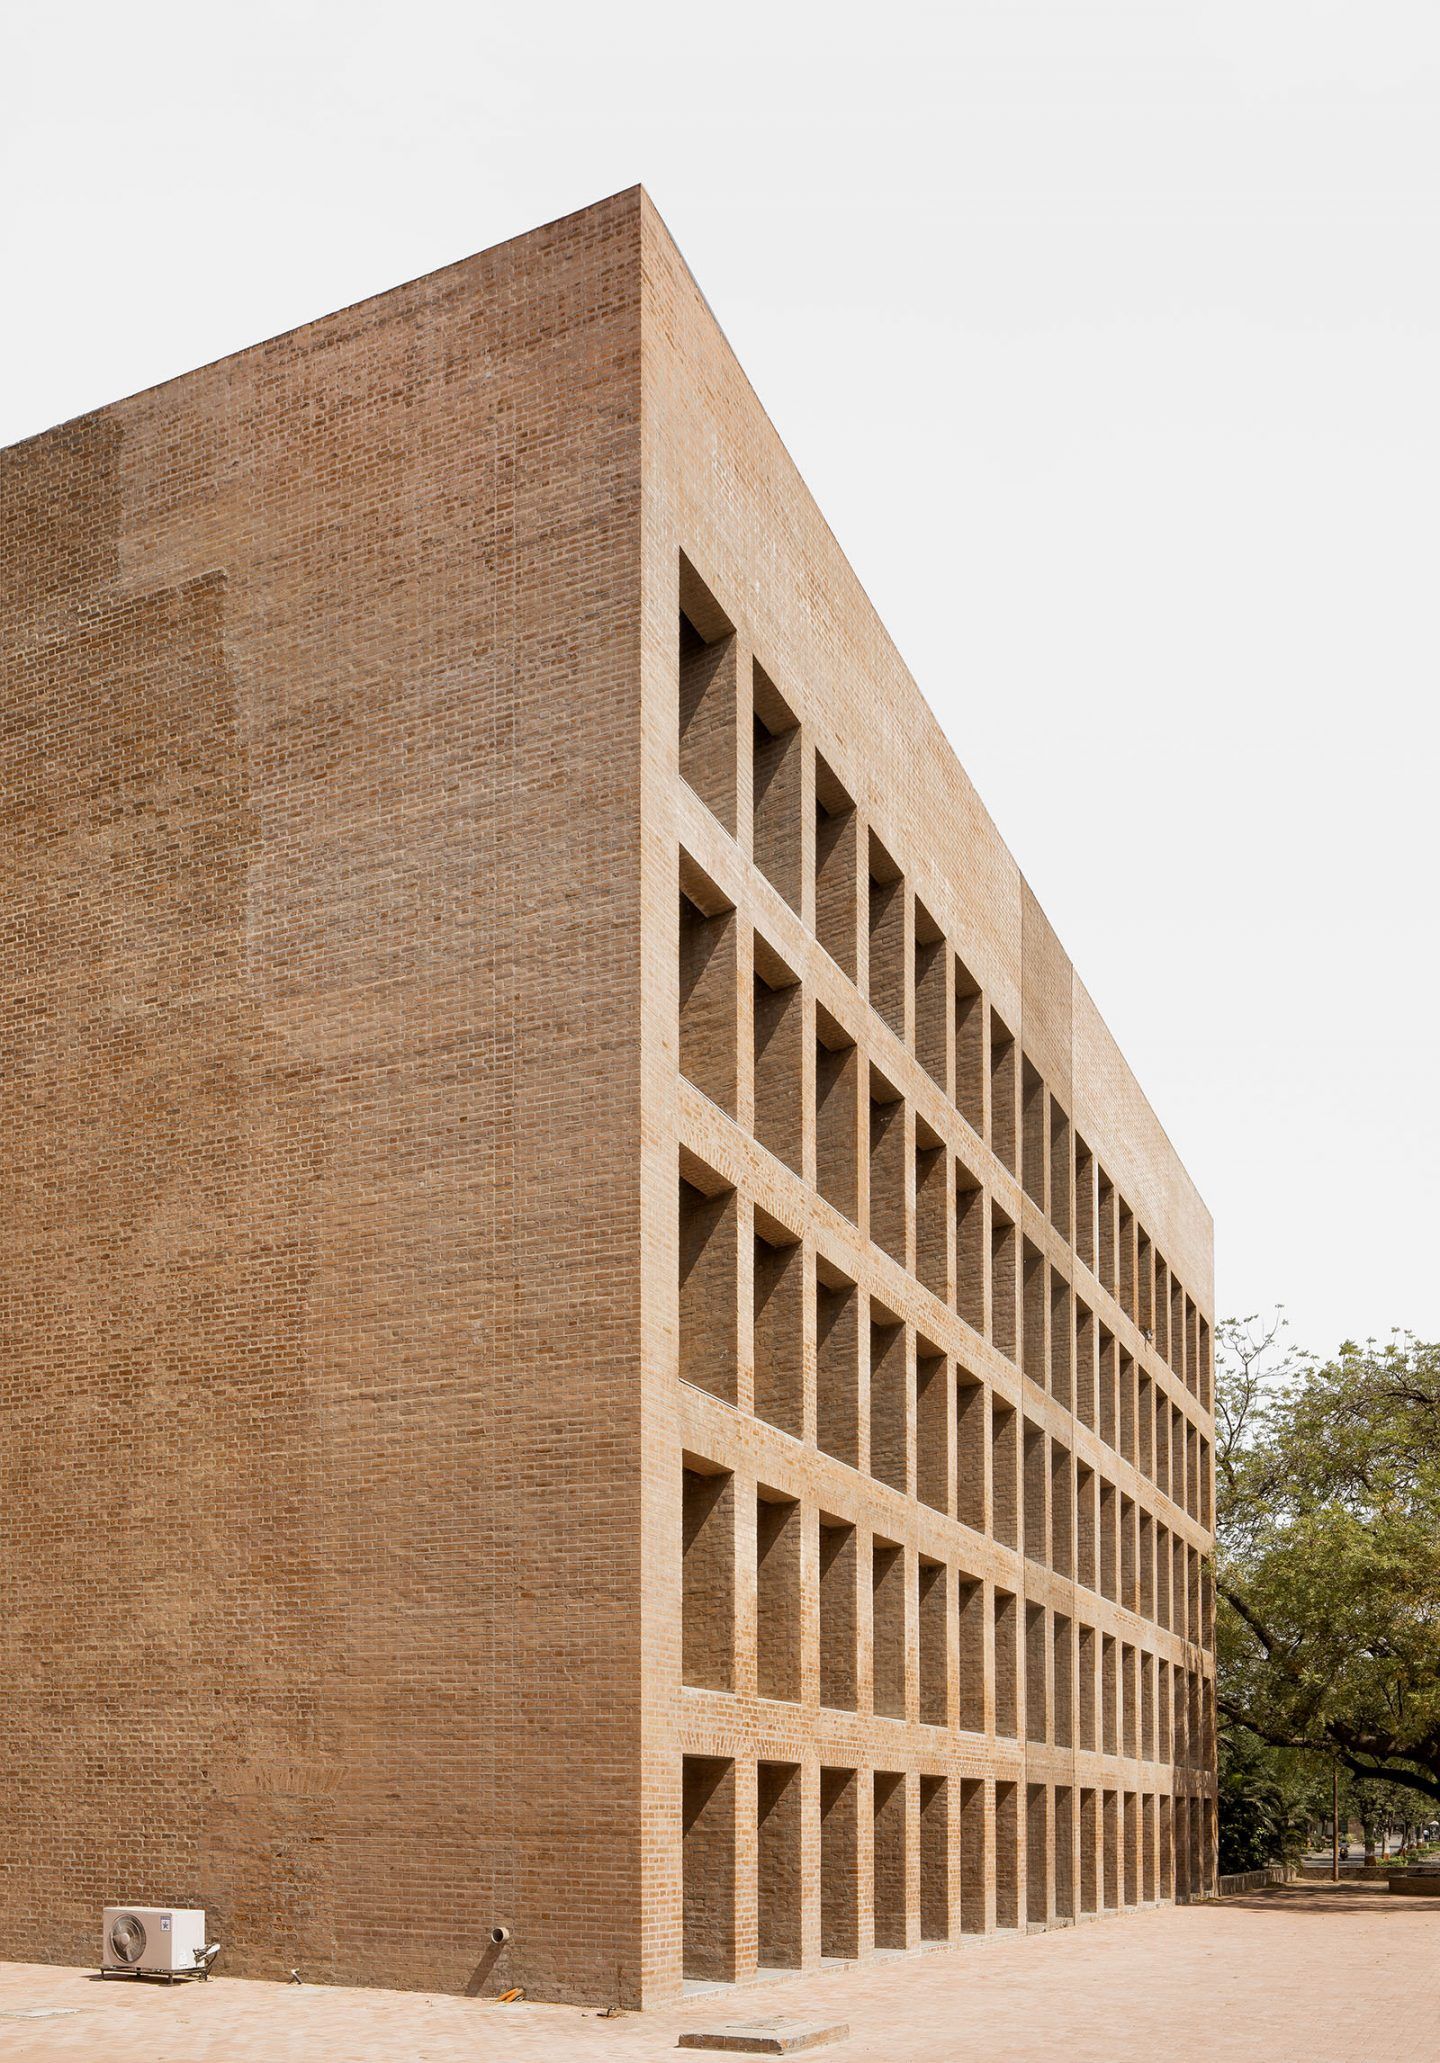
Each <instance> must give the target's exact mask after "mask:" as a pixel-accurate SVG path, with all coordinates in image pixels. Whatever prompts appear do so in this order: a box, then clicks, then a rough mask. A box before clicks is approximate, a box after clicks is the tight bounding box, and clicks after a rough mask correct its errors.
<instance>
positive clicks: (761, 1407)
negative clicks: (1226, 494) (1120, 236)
mask: <svg viewBox="0 0 1440 2063" xmlns="http://www.w3.org/2000/svg"><path fill="white" fill-rule="evenodd" d="M0 607H3V626H4V647H3V668H4V693H3V702H0V749H3V754H4V776H3V794H4V804H5V811H4V828H3V838H4V869H5V879H6V885H7V894H6V909H7V916H8V923H9V936H8V940H7V946H6V951H5V955H4V960H3V965H0V1038H3V1044H4V1051H5V1069H4V1075H3V1095H4V1122H3V1125H0V1142H3V1143H0V1153H3V1158H4V1180H3V1184H0V1212H3V1218H4V1237H3V1240H0V1310H3V1313H4V1320H5V1353H4V1356H3V1364H0V1407H3V1420H4V1435H5V1449H4V1451H5V1455H6V1474H5V1485H4V1494H3V1496H0V1532H3V1540H0V1549H3V1551H0V1570H3V1576H0V1583H3V1607H4V1609H3V1612H0V1642H3V1675H4V1684H5V1692H4V1697H3V1700H0V1833H3V1845H4V1852H5V1856H6V1864H5V1870H6V1895H5V1899H4V1903H3V1914H0V1953H3V1954H4V1955H7V1956H11V1957H22V1958H38V1959H60V1960H69V1961H75V1962H81V1961H84V1960H87V1959H88V1958H90V1957H91V1956H93V1954H94V1949H95V1929H96V1925H97V1922H98V1917H99V1913H100V1908H101V1906H102V1905H103V1904H104V1903H106V1902H109V1901H113V1900H115V1899H117V1898H138V1899H142V1900H145V1901H148V1902H151V1903H165V1902H173V1903H178V1904H186V1905H189V1904H195V1905H203V1906H204V1907H205V1908H206V1909H207V1911H208V1912H209V1914H210V1916H211V1923H212V1928H213V1930H214V1931H215V1932H216V1933H217V1934H218V1935H219V1937H220V1938H221V1939H223V1940H224V1942H225V1943H226V1945H227V1967H228V1968H230V1969H231V1970H232V1971H239V1972H251V1973H254V1974H256V1975H269V1976H284V1974H285V1973H286V1972H287V1971H288V1970H289V1969H290V1968H291V1967H298V1968H300V1969H301V1971H302V1973H303V1974H305V1975H306V1976H309V1977H314V1978H317V1979H323V1980H327V1981H336V1982H367V1983H385V1984H396V1985H413V1986H423V1987H432V1988H440V1989H451V1990H455V1991H463V1990H466V1989H475V1990H491V1991H493V1990H498V1989H500V1988H502V1987H503V1986H506V1985H510V1984H523V1985H525V1986H526V1987H527V1988H528V1989H529V1991H530V1993H531V1996H532V1997H549V1998H558V1999H580V2000H607V1999H612V1998H618V1999H619V2000H621V2001H622V2002H625V2003H629V2004H633V2003H637V2002H653V2001H659V2000H664V1999H666V1998H671V1997H674V1996H676V1995H677V1993H678V1992H679V1990H680V1987H681V1984H682V1981H683V1980H684V1978H685V1977H687V1976H688V1977H692V1978H696V1979H708V1980H713V1981H721V1982H724V1981H732V1980H743V1979H745V1978H748V1977H750V1976H752V1975H753V1974H754V1973H755V1972H756V1971H757V1970H758V1969H760V1968H762V1967H769V1968H780V1969H795V1968H799V1969H807V1968H813V1967H815V1966H816V1965H818V1964H819V1963H820V1962H821V1961H822V1960H824V1959H829V1958H837V1959H844V1958H855V1957H865V1956H868V1955H870V1954H872V1953H874V1952H876V1951H877V1950H878V1951H885V1952H895V1951H902V1950H918V1949H919V1948H920V1947H921V1946H922V1944H927V1943H933V1942H936V1941H956V1940H958V1939H960V1938H962V1937H963V1936H965V1935H967V1934H981V1933H984V1932H986V1931H988V1930H991V1929H994V1928H1017V1927H1021V1928H1023V1927H1027V1926H1030V1927H1037V1926H1049V1925H1053V1924H1063V1923H1067V1922H1069V1921H1071V1920H1075V1919H1078V1918H1081V1917H1083V1916H1085V1915H1088V1914H1092V1913H1099V1912H1104V1911H1107V1910H1110V1909H1113V1908H1118V1907H1124V1906H1132V1905H1135V1904H1137V1903H1143V1902H1146V1901H1149V1900H1152V1899H1161V1900H1164V1899H1170V1898H1183V1897H1187V1896H1192V1895H1194V1894H1195V1893H1196V1892H1197V1891H1198V1890H1202V1889H1204V1888H1205V1886H1206V1885H1207V1884H1208V1883H1209V1882H1210V1880H1211V1876H1212V1871H1213V1861H1212V1856H1213V1838H1214V1833H1213V1795H1214V1787H1213V1776H1212V1771H1213V1760H1214V1729H1213V1720H1212V1716H1211V1713H1212V1678H1213V1670H1212V1663H1211V1659H1210V1647H1211V1636H1210V1626H1211V1600H1210V1591H1209V1577H1208V1570H1207V1555H1208V1551H1209V1547H1210V1527H1211V1519H1212V1501H1213V1493H1212V1479H1213V1433H1212V1421H1211V1415H1210V1414H1211V1402H1212V1398H1211V1381H1212V1378H1211V1318H1212V1307H1211V1228H1210V1221H1209V1218H1208V1215H1207V1213H1206V1211H1205V1209H1204V1207H1203V1205H1202V1204H1201V1202H1200V1201H1199V1199H1198V1197H1197V1196H1196V1194H1195V1191H1194V1189H1193V1187H1192V1185H1191V1184H1190V1182H1189V1180H1188V1178H1187V1177H1186V1175H1185V1172H1184V1170H1183V1169H1182V1168H1181V1167H1180V1166H1179V1164H1178V1163H1177V1161H1176V1159H1175V1156H1174V1154H1173V1152H1172V1150H1171V1148H1170V1146H1169V1144H1168V1143H1167V1141H1166V1139H1165V1136H1164V1134H1163V1132H1162V1131H1161V1128H1160V1126H1159V1124H1158V1122H1157V1120H1156V1119H1155V1117H1154V1116H1153V1114H1152V1113H1151V1111H1150V1109H1149V1107H1148V1105H1147V1104H1146V1102H1145V1100H1144V1098H1143V1097H1142V1096H1141V1094H1140V1092H1139V1090H1138V1088H1137V1087H1136V1085H1135V1082H1134V1080H1133V1079H1132V1077H1131V1075H1130V1073H1129V1071H1128V1070H1127V1068H1126V1066H1125V1064H1124V1062H1123V1060H1122V1059H1121V1057H1120V1055H1119V1053H1118V1052H1117V1051H1116V1048H1115V1046H1114V1044H1113V1042H1112V1040H1111V1039H1110V1037H1109V1035H1108V1033H1107V1032H1106V1030H1105V1027H1104V1025H1103V1024H1102V1022H1101V1021H1100V1018H1099V1016H1098V1015H1097V1013H1096V1010H1095V1008H1094V1006H1093V1004H1092V1003H1091V1002H1090V999H1089V997H1088V996H1087V994H1086V992H1085V990H1084V989H1083V988H1082V987H1081V985H1080V983H1079V981H1078V980H1077V978H1076V976H1075V973H1074V971H1073V969H1072V967H1071V965H1070V962H1069V961H1068V960H1067V958H1066V957H1065V954H1064V953H1063V951H1062V950H1061V948H1060V946H1059V944H1058V942H1057V940H1056V938H1055V936H1054V934H1053V932H1052V931H1051V929H1050V927H1049V925H1048V924H1047V923H1046V921H1045V918H1044V916H1043V915H1042V914H1041V912H1040V910H1039V909H1038V907H1037V906H1036V904H1035V902H1034V900H1033V898H1032V896H1031V895H1030V893H1029V891H1028V889H1027V887H1026V885H1025V882H1024V880H1023V878H1022V877H1021V875H1020V872H1019V870H1018V868H1017V867H1016V864H1015V862H1014V860H1013V859H1012V858H1011V856H1010V854H1009V853H1008V851H1007V850H1006V848H1005V847H1004V845H1003V844H1002V843H1001V841H1000V839H999V838H998V836H997V835H996V832H995V830H994V827H993V825H992V824H991V822H990V820H989V818H988V817H987V816H986V814H985V812H984V810H983V808H982V806H981V804H980V802H979V800H978V798H977V797H976V795H975V792H974V790H973V788H972V787H971V786H970V783H969V782H968V780H967V779H966V777H965V775H964V773H963V772H962V770H961V768H960V766H959V765H958V763H957V762H956V760H955V758H954V755H953V754H952V752H951V751H950V749H949V747H948V745H947V744H946V743H945V741H944V739H943V737H942V735H941V733H940V731H939V728H938V726H937V725H936V723H935V721H934V719H933V717H932V716H931V715H930V713H929V711H928V709H927V707H926V705H925V703H924V702H923V701H922V699H921V697H920V694H919V692H918V691H917V689H916V687H915V685H914V684H913V682H912V681H911V680H910V678H909V676H908V675H907V674H906V672H905V670H904V668H903V667H902V665H901V664H900V661H899V659H898V658H897V656H896V654H895V652H894V649H893V647H892V646H891V645H890V643H889V641H888V639H887V638H886V636H885V633H884V631H883V629H882V627H881V626H880V624H879V623H878V622H877V621H876V619H875V616H874V613H873V611H872V610H871V608H870V606H869V604H868V603H867V601H866V599H865V597H864V595H863V593H862V592H861V590H860V588H859V586H858V584H857V582H856V580H855V578H854V576H853V574H852V573H851V571H850V569H849V568H848V566H847V565H846V563H845V560H844V559H843V557H842V556H841V554H840V552H839V550H838V549H837V547H836V545H835V542H834V540H833V538H832V537H831V535H830V533H829V531H828V530H827V529H826V527H825V524H824V522H823V520H822V519H821V517H820V514H819V512H818V510H817V509H816V507H815V505H814V503H813V502H812V501H811V499H810V497H809V495H808V494H807V492H806V490H805V488H804V486H803V485H802V483H801V481H800V480H799V478H798V477H797V475H796V473H795V470H794V468H793V466H792V465H791V463H790V461H789V459H788V458H787V456H786V454H785V452H784V450H783V448H782V446H781V444H780V442H779V440H778V438H777V437H776V435H775V433H774V430H773V429H772V428H771V425H770V423H769V422H768V420H767V419H766V417H765V415H764V414H763V412H762V411H761V409H760V407H759V405H758V404H757V402H756V399H755V397H754V395H753V393H752V392H751V390H750V388H749V386H748V385H747V383H746V381H745V379H744V376H743V374H742V373H741V371H740V368H739V367H738V365H737V364H736V363H735V360H734V358H733V357H732V355H731V353H730V351H729V349H728V348H727V346H726V344H725V341H724V338H723V337H722V335H721V333H720V331H719V329H718V328H717V327H716V324H715V321H714V319H713V317H712V316H711V314H710V312H709V310H708V308H707V306H706V304H705V302H704V300H703V299H702V297H701V295H700V294H699V292H698V291H697V290H696V288H695V285H694V283H693V282H692V280H691V279H690V277H689V275H688V273H687V272H686V269H685V267H684V264H683V262H682V261H681V259H680V257H679V255H678V253H677V252H676V250H675V247H674V245H673V244H672V243H671V241H670V239H669V237H668V236H667V234H666V232H665V230H664V228H663V226H662V225H661V223H660V222H659V221H658V219H657V217H656V215H655V213H654V211H653V209H652V208H651V206H650V204H649V203H648V201H647V200H646V198H645V196H644V195H643V194H642V193H640V192H638V191H636V192H630V193H626V194H622V195H618V196H616V197H615V198H613V199H611V200H608V201H604V202H602V203H601V204H599V205H598V206H596V207H593V208H590V209H587V210H585V211H584V212H583V213H581V214H579V215H576V216H573V217H571V218H569V219H568V220H565V221H563V222H559V223H555V224H552V225H550V226H549V227H547V228H544V229H541V230H537V231H536V232H535V233H533V234H532V235H529V236H525V237H522V238H520V239H518V240H517V241H515V242H513V243H510V244H506V245H504V246H501V247H499V248H497V249H495V250H492V251H488V252H485V253H483V254H482V255H481V256H479V257H476V258H472V259H469V260H466V261H465V262H464V263H462V264H459V265H456V266H453V267H451V268H450V269H448V270H446V271H444V272H440V273H436V274H434V275H433V276H431V277H429V278H427V279H423V280H420V281H418V282H416V283H414V284H412V285H409V286H405V287H401V288H398V289H397V290H396V291H394V292H393V293H388V294H385V295H382V296H380V297H379V298H378V299H376V300H373V301H370V302H367V303H365V304H363V305H362V306H360V307H357V308H353V309H349V310H346V311H345V312H343V313H341V314H338V315H334V316H331V317H328V318H327V319H325V320H324V321H320V322H316V323H313V324H311V325H309V326H307V327H306V328H304V329H301V330H298V331H296V332H295V333H293V334H292V335H289V336H286V337H282V338H279V339H276V340H274V341H272V342H269V343H266V344H261V345H258V346H257V347H255V348H254V349H253V350H249V351H245V352H242V353H240V354H239V355H238V356H236V357H234V358H231V359H228V360H226V361H224V362H223V363H221V364H218V365H214V366H211V367H208V368H206V369H205V370H202V371H199V372H195V373H192V374H190V375H188V376H186V377H185V378H183V379H178V380H174V381H172V382H170V383H169V384H168V385H166V386H163V387H160V388H157V389H155V390H153V391H151V392H149V393H145V394H141V395H138V396H135V397H134V398H132V399H130V400H128V401H123V402H119V403H117V404H116V405H115V406H113V407H110V408H106V409H102V410H100V411H98V412H97V413H95V414H93V415H91V416H88V417H86V418H84V419H82V420H79V421H76V422H73V423H70V424H67V425H66V426H64V427H63V428H61V429H58V430H55V431H53V432H51V433H50V434H48V435H45V436H42V437H39V438H36V439H34V440H33V441H31V442H29V443H27V444H24V445H21V446H18V447H16V448H14V449H12V450H10V451H8V452H5V453H4V454H0ZM1016 720H1017V724H1021V723H1023V722H1024V712H1023V711H1019V710H1017V713H1016ZM1041 748H1043V741H1040V746H1039V747H1037V748H1036V749H1041ZM492 1927H508V1928H509V1929H510V1930H511V1939H510V1941H509V1942H508V1944H505V1945H503V1946H502V1947H501V1948H500V1949H499V1950H498V1951H497V1950H495V1949H493V1948H492V1946H491V1944H490V1930H491V1929H492Z"/></svg>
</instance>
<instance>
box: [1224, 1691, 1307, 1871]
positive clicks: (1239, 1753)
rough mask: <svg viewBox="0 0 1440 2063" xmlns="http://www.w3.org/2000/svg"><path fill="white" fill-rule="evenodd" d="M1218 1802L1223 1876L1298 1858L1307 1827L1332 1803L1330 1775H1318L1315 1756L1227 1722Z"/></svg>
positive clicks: (1302, 1849) (1301, 1851)
mask: <svg viewBox="0 0 1440 2063" xmlns="http://www.w3.org/2000/svg"><path fill="white" fill-rule="evenodd" d="M1217 1802H1218V1806H1219V1815H1218V1816H1219V1832H1220V1874H1221V1875H1222V1876H1224V1877H1228V1876H1232V1875H1238V1874H1239V1873H1240V1872H1241V1871H1244V1870H1259V1869H1264V1868H1265V1867H1266V1865H1267V1864H1269V1863H1273V1862H1281V1863H1295V1862H1298V1861H1299V1860H1300V1857H1301V1855H1302V1854H1303V1852H1304V1848H1305V1836H1306V1833H1307V1832H1308V1830H1309V1829H1310V1828H1311V1827H1312V1826H1313V1825H1314V1824H1315V1823H1316V1821H1317V1820H1318V1818H1319V1817H1320V1814H1321V1813H1322V1812H1323V1811H1326V1810H1328V1808H1329V1777H1328V1774H1327V1775H1326V1777H1325V1780H1324V1782H1323V1784H1322V1783H1321V1782H1320V1781H1319V1780H1318V1778H1317V1773H1316V1767H1315V1759H1314V1757H1313V1756H1311V1755H1307V1754H1305V1753H1303V1752H1297V1751H1295V1750H1293V1749H1284V1748H1272V1747H1270V1746H1268V1745H1267V1744H1266V1743H1265V1742H1264V1741H1261V1740H1259V1739H1258V1738H1257V1737H1256V1735H1254V1734H1253V1733H1251V1732H1250V1731H1249V1729H1248V1728H1246V1727H1243V1726H1227V1727H1225V1728H1224V1729H1223V1730H1222V1732H1221V1735H1220V1777H1219V1790H1218V1793H1217Z"/></svg>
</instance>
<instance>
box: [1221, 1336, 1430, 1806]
mask: <svg viewBox="0 0 1440 2063" xmlns="http://www.w3.org/2000/svg"><path fill="white" fill-rule="evenodd" d="M1217 1346H1218V1348H1219V1353H1218V1355H1217V1382H1216V1483H1217V1507H1218V1509H1217V1521H1218V1540H1217V1553H1216V1595H1217V1600H1218V1612H1217V1624H1216V1636H1217V1645H1218V1651H1219V1695H1218V1706H1219V1711H1220V1715H1221V1719H1222V1723H1225V1724H1228V1725H1230V1726H1244V1727H1246V1728H1248V1729H1249V1730H1250V1731H1251V1732H1252V1733H1253V1734H1255V1735H1256V1736H1258V1738H1259V1739H1260V1740H1261V1741H1264V1742H1268V1743H1270V1744H1271V1745H1272V1746H1275V1747H1283V1748H1303V1749H1309V1750H1311V1751H1313V1752H1315V1753H1317V1754H1320V1755H1323V1756H1324V1757H1325V1758H1326V1759H1327V1761H1328V1758H1329V1757H1330V1756H1331V1755H1334V1756H1336V1757H1338V1758H1339V1760H1340V1762H1341V1764H1342V1766H1343V1767H1344V1768H1345V1769H1346V1770H1348V1771H1349V1772H1350V1773H1351V1774H1352V1775H1354V1776H1355V1777H1357V1778H1374V1779H1380V1780H1384V1781H1386V1782H1388V1783H1390V1784H1394V1785H1398V1786H1400V1787H1401V1788H1402V1789H1404V1790H1408V1791H1412V1792H1416V1793H1419V1794H1421V1796H1422V1797H1424V1798H1426V1799H1429V1800H1431V1801H1432V1802H1440V1346H1436V1345H1427V1344H1425V1343H1424V1342H1422V1341H1420V1340H1417V1339H1415V1338H1414V1337H1413V1336H1411V1335H1409V1334H1402V1333H1397V1334H1395V1335H1394V1336H1393V1337H1392V1338H1391V1339H1390V1340H1389V1341H1388V1342H1385V1343H1383V1344H1381V1343H1377V1342H1375V1341H1373V1340H1370V1341H1367V1342H1366V1343H1365V1344H1364V1345H1363V1346H1358V1345H1356V1344H1354V1343H1353V1342H1350V1343H1347V1344H1346V1345H1345V1346H1343V1347H1342V1348H1341V1349H1340V1351H1339V1353H1338V1354H1337V1355H1336V1356H1335V1358H1334V1359H1333V1360H1332V1361H1328V1362H1323V1363H1321V1362H1317V1361H1315V1360H1314V1359H1313V1358H1312V1357H1310V1356H1308V1355H1305V1354H1302V1353H1298V1352H1296V1351H1294V1350H1293V1349H1290V1348H1288V1347H1287V1345H1286V1343H1285V1340H1284V1338H1283V1325H1282V1324H1281V1322H1279V1321H1277V1322H1275V1323H1272V1324H1271V1325H1269V1326H1266V1327H1261V1326H1259V1325H1258V1324H1257V1322H1256V1321H1255V1320H1254V1319H1246V1320H1242V1321H1239V1322H1232V1323H1230V1324H1227V1325H1225V1326H1223V1327H1222V1328H1220V1331H1219V1334H1218V1337H1217Z"/></svg>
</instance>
